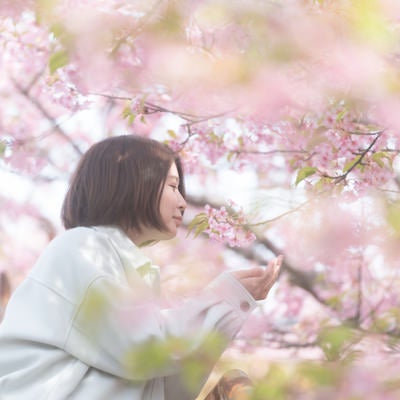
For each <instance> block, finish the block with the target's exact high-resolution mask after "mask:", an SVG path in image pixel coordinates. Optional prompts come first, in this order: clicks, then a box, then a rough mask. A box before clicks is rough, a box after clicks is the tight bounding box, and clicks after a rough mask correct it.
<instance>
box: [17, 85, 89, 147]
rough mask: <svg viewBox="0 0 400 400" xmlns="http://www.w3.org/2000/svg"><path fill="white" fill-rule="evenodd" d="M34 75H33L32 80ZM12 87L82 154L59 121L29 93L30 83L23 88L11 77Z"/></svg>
mask: <svg viewBox="0 0 400 400" xmlns="http://www.w3.org/2000/svg"><path fill="white" fill-rule="evenodd" d="M35 79H36V77H34V80H35ZM12 82H13V84H14V87H15V88H16V89H17V91H18V93H20V94H21V95H22V96H23V97H25V98H26V99H27V100H29V102H30V103H31V104H32V105H33V106H35V108H36V109H37V110H38V111H39V112H40V113H41V114H42V115H43V116H44V117H45V118H46V119H47V120H48V121H49V122H50V124H51V126H52V129H53V131H55V132H56V133H58V134H59V135H60V136H61V137H62V138H63V139H64V140H66V141H67V142H68V143H69V144H70V145H71V146H72V147H73V149H74V150H75V151H76V152H77V153H78V154H79V155H82V154H83V152H82V150H81V149H80V148H79V147H78V145H77V144H76V143H75V142H74V141H73V140H72V139H71V138H70V137H69V135H68V134H67V133H66V132H65V131H64V130H63V129H62V128H61V127H60V125H59V123H58V122H57V121H56V119H55V118H54V117H53V116H52V115H51V114H50V113H49V112H48V111H47V110H46V108H45V107H44V106H43V105H42V104H41V103H40V102H39V101H38V100H37V99H35V98H33V97H32V96H31V95H30V93H29V92H30V89H31V88H32V85H31V84H29V85H28V86H27V88H23V87H22V86H21V85H20V84H19V83H18V82H17V81H16V80H15V79H12Z"/></svg>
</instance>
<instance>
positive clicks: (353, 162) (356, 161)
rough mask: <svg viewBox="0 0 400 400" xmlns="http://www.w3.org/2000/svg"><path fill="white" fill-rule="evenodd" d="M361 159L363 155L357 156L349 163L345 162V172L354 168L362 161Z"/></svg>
mask: <svg viewBox="0 0 400 400" xmlns="http://www.w3.org/2000/svg"><path fill="white" fill-rule="evenodd" d="M360 159H361V155H359V156H357V157H356V158H354V159H353V160H350V161H347V163H346V164H345V166H344V168H343V172H347V171H349V170H350V169H352V168H353V167H354V166H355V165H356V164H357V163H358V162H359V161H360Z"/></svg>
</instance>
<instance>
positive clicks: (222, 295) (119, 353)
mask: <svg viewBox="0 0 400 400" xmlns="http://www.w3.org/2000/svg"><path fill="white" fill-rule="evenodd" d="M139 292H140V296H138V295H137V293H132V291H131V289H127V288H126V287H122V286H120V285H119V283H118V282H116V281H113V280H110V279H109V278H107V277H100V278H97V279H96V280H94V281H93V282H92V283H91V285H90V286H89V287H88V289H87V293H86V295H85V299H84V301H83V302H82V304H81V306H80V307H79V309H78V310H77V312H76V315H75V316H74V319H73V322H72V325H71V329H70V332H69V333H68V336H67V340H66V342H65V350H66V351H67V352H69V353H71V354H73V355H74V356H75V357H77V358H79V359H81V360H82V361H84V362H85V363H87V364H89V365H91V366H93V367H95V368H98V369H101V370H103V371H106V372H108V373H110V374H113V375H115V376H119V377H121V378H124V379H129V380H143V379H144V380H147V379H151V378H155V377H167V376H170V375H176V374H179V373H180V372H181V371H182V370H183V369H184V368H185V366H189V365H190V364H191V363H192V362H197V361H198V362H200V363H201V362H202V361H203V362H204V363H203V367H204V368H206V369H210V368H211V367H212V365H213V364H214V363H215V362H216V361H217V359H218V358H219V356H220V355H221V353H222V351H223V350H224V349H225V347H226V346H227V344H228V343H229V341H230V340H231V339H232V338H233V337H234V336H235V335H236V333H237V332H238V330H239V329H240V328H241V326H242V324H243V323H244V321H245V320H246V318H247V316H248V314H249V313H250V312H251V310H252V309H253V308H254V307H255V301H254V300H253V298H252V297H251V296H250V294H249V293H248V292H247V291H246V290H245V289H244V288H243V286H242V285H241V284H240V283H239V282H238V281H236V279H235V278H233V276H232V275H231V274H229V273H223V274H222V275H220V276H219V277H217V278H216V279H215V280H214V281H213V282H212V283H211V284H210V285H209V286H208V287H207V288H206V289H205V290H204V291H203V292H202V294H201V295H199V296H197V297H195V298H193V299H191V300H190V301H188V302H186V303H184V304H182V305H180V306H177V307H173V308H168V309H163V308H162V306H161V305H160V303H159V302H158V301H157V299H156V298H152V297H151V296H149V295H146V293H145V291H144V290H141V289H139ZM122 293H123V295H121V294H122ZM192 365H193V364H192ZM207 372H209V371H207Z"/></svg>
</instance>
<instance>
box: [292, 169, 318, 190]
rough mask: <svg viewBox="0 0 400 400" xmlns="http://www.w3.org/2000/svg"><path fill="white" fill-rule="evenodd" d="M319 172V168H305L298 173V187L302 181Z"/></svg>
mask: <svg viewBox="0 0 400 400" xmlns="http://www.w3.org/2000/svg"><path fill="white" fill-rule="evenodd" d="M316 172H317V168H315V167H309V166H307V167H303V168H302V169H301V170H300V171H299V172H297V178H296V183H295V184H296V185H298V184H299V183H300V182H301V181H302V180H304V179H306V178H307V177H309V176H311V175H314V174H315V173H316Z"/></svg>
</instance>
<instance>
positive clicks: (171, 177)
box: [167, 175, 179, 183]
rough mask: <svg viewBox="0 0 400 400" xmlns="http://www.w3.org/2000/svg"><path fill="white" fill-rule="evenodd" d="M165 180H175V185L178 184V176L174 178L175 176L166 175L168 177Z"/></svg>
mask: <svg viewBox="0 0 400 400" xmlns="http://www.w3.org/2000/svg"><path fill="white" fill-rule="evenodd" d="M167 179H174V180H176V182H177V183H179V176H176V175H168V176H167Z"/></svg>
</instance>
